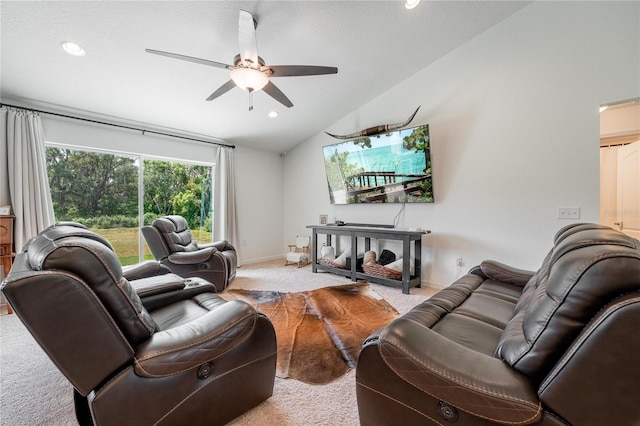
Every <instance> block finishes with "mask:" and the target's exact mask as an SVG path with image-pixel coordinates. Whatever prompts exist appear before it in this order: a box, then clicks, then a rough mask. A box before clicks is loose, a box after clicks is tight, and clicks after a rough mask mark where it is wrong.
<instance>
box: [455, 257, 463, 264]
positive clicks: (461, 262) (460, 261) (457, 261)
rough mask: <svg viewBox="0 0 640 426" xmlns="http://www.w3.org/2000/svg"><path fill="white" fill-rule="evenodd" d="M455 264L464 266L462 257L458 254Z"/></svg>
mask: <svg viewBox="0 0 640 426" xmlns="http://www.w3.org/2000/svg"><path fill="white" fill-rule="evenodd" d="M456 265H458V266H464V260H463V259H462V256H460V257H459V258H458V259H456Z"/></svg>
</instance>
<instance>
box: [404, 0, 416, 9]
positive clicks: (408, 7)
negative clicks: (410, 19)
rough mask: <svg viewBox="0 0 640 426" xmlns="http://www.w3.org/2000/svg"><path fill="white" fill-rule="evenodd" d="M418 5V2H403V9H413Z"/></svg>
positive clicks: (410, 0)
mask: <svg viewBox="0 0 640 426" xmlns="http://www.w3.org/2000/svg"><path fill="white" fill-rule="evenodd" d="M419 4H420V0H405V2H404V7H406V8H407V9H413V8H414V7H416V6H417V5H419Z"/></svg>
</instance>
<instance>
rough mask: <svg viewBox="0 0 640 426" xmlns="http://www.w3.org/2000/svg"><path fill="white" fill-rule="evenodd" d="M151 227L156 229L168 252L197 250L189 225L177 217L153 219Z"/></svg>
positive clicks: (180, 217)
mask: <svg viewBox="0 0 640 426" xmlns="http://www.w3.org/2000/svg"><path fill="white" fill-rule="evenodd" d="M151 226H153V227H155V228H156V229H158V231H159V232H160V235H161V236H162V238H163V239H164V241H165V243H166V244H167V247H168V248H169V251H170V252H172V253H173V252H189V251H196V250H198V243H196V241H195V240H194V239H193V235H192V234H191V230H190V229H189V225H188V224H187V221H186V220H185V218H184V217H182V216H179V215H170V216H164V217H160V218H157V219H155V220H154V221H153V222H152V223H151Z"/></svg>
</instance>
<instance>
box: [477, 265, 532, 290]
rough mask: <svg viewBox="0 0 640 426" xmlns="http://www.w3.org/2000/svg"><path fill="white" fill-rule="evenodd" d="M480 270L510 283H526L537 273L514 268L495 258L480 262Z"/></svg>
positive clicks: (488, 276)
mask: <svg viewBox="0 0 640 426" xmlns="http://www.w3.org/2000/svg"><path fill="white" fill-rule="evenodd" d="M480 271H481V272H482V274H484V275H485V276H486V277H487V278H490V279H492V280H496V281H503V282H506V283H509V284H515V285H525V284H526V283H528V282H529V280H530V279H531V277H532V276H533V275H534V274H535V272H533V271H527V270H524V269H518V268H514V267H512V266H509V265H505V264H504V263H500V262H496V261H495V260H485V261H484V262H482V263H481V264H480Z"/></svg>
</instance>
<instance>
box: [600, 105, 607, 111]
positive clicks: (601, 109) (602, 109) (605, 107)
mask: <svg viewBox="0 0 640 426" xmlns="http://www.w3.org/2000/svg"><path fill="white" fill-rule="evenodd" d="M608 107H609V106H608V105H603V106H601V107H600V112H602V111H604V110H605V109H607V108H608Z"/></svg>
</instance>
